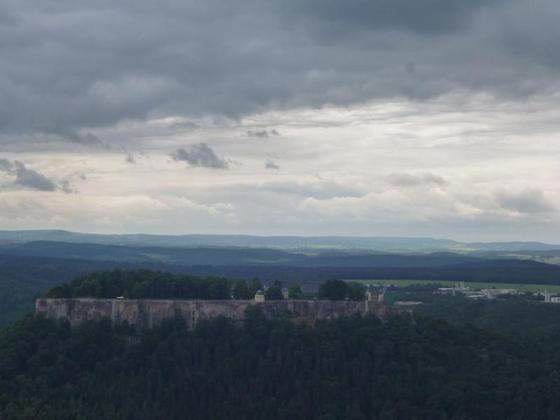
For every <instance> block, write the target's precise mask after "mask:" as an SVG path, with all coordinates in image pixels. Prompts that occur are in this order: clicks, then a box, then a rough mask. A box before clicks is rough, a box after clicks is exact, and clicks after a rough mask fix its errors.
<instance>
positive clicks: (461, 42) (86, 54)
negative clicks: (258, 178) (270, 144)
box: [0, 0, 560, 148]
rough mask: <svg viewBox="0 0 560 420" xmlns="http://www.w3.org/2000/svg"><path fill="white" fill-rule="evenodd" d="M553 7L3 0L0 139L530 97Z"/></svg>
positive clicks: (542, 2)
mask: <svg viewBox="0 0 560 420" xmlns="http://www.w3.org/2000/svg"><path fill="white" fill-rule="evenodd" d="M559 11H560V6H559V5H558V3H557V2H552V1H550V0H515V1H514V0H471V1H464V0H416V1H406V0H395V1H385V0H348V1H343V0H297V1H296V0H288V1H280V0H274V1H266V2H262V1H257V0H238V1H235V2H221V1H220V2H218V1H216V0H209V1H207V2H198V1H194V0H190V1H179V0H165V1H163V2H159V3H158V4H157V5H155V4H154V3H153V2H148V1H146V0H137V1H122V2H110V1H98V2H86V1H84V0H80V1H70V0H61V1H56V2H55V1H46V0H7V1H6V2H4V5H3V9H2V10H0V52H1V54H2V69H1V70H2V71H1V72H0V97H2V101H1V102H0V141H1V139H2V138H3V139H4V141H6V139H10V138H12V137H13V136H18V135H25V137H24V138H25V139H28V138H31V139H32V140H33V142H34V143H36V142H37V140H51V139H53V138H54V139H60V138H63V139H65V140H67V141H71V142H74V143H78V144H82V145H87V146H92V145H100V144H103V139H99V138H98V137H96V136H95V134H93V133H92V131H95V129H96V128H99V127H105V126H111V125H113V124H116V123H118V122H120V121H123V120H127V119H143V118H147V117H148V116H168V115H193V116H198V115H225V116H229V117H238V116H243V115H247V114H250V113H254V112H259V111H265V110H269V109H279V108H290V107H301V106H304V107H306V106H320V105H322V104H325V103H334V104H340V105H345V104H349V103H353V102H357V101H364V100H370V99H372V98H380V97H394V96H408V97H420V98H424V97H426V96H430V95H437V94H440V93H445V92H449V91H451V90H454V89H463V88H466V89H475V90H489V91H493V92H497V93H500V92H501V93H504V94H508V95H511V94H526V93H530V92H534V91H539V90H543V89H544V88H545V87H546V86H547V85H548V83H549V82H550V81H551V80H553V81H556V78H557V74H556V69H557V64H558V63H559V62H560V60H558V56H559V54H558V53H557V51H558V50H559V49H558V48H557V47H558V44H559V43H560V41H558V39H560V38H558V37H547V36H544V35H542V34H543V33H547V31H548V30H549V29H550V30H551V31H552V33H554V34H555V33H556V32H557V29H556V28H557V25H556V24H555V20H554V19H551V18H550V16H557V15H558V13H559ZM529 12H530V13H529ZM525 16H529V17H530V19H525ZM543 25H544V26H545V27H543ZM528 54H531V60H527V56H528ZM254 134H255V136H257V137H261V136H262V137H264V136H265V134H264V132H255V133H254ZM270 134H271V133H270V132H266V135H270ZM272 134H274V133H272ZM20 140H21V138H20ZM21 147H22V148H24V147H25V146H24V145H22V146H21Z"/></svg>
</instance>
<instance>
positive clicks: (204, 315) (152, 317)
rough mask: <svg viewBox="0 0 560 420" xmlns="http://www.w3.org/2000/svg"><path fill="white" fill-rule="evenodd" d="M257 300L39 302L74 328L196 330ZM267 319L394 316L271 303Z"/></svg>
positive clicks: (355, 307)
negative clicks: (179, 323)
mask: <svg viewBox="0 0 560 420" xmlns="http://www.w3.org/2000/svg"><path fill="white" fill-rule="evenodd" d="M255 304H256V303H255V301H254V300H148V299H91V298H72V299H37V301H36V303H35V309H36V312H37V313H40V314H43V315H45V316H46V317H47V318H53V319H67V320H68V321H69V322H70V324H71V325H78V324H80V323H81V322H84V321H87V320H93V319H102V318H110V319H111V320H112V321H113V322H116V323H123V322H127V323H129V324H131V325H135V326H138V327H152V326H154V325H156V324H158V323H159V322H161V321H162V320H164V319H168V318H173V317H175V316H181V317H182V318H183V319H184V320H185V321H186V322H187V324H188V325H189V326H190V327H191V328H192V327H194V326H195V325H196V324H197V323H198V322H199V321H201V320H208V319H212V318H216V317H220V316H223V317H226V318H229V319H231V320H234V321H243V320H244V319H245V310H246V309H247V308H248V307H249V306H253V305H255ZM257 306H258V307H259V308H261V309H262V311H263V313H264V314H265V316H267V317H271V318H272V317H279V316H284V315H289V316H291V317H293V318H295V319H296V320H300V321H302V322H308V323H314V322H315V321H317V320H319V319H334V318H339V317H346V316H352V315H354V314H362V315H366V314H373V315H376V316H377V317H379V318H381V319H385V318H387V316H389V315H390V312H391V311H390V310H389V308H388V307H386V306H385V305H382V304H379V303H377V302H368V301H328V300H270V301H265V302H262V303H258V304H257Z"/></svg>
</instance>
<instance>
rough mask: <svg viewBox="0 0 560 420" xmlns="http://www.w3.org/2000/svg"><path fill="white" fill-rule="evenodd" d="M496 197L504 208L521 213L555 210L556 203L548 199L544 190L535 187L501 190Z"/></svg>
mask: <svg viewBox="0 0 560 420" xmlns="http://www.w3.org/2000/svg"><path fill="white" fill-rule="evenodd" d="M496 199H497V200H498V203H499V204H500V206H502V207H503V208H505V209H508V210H513V211H516V212H519V213H525V214H534V213H546V212H550V211H553V210H554V205H553V204H552V203H551V202H549V201H548V200H547V199H546V197H545V195H544V193H543V191H542V190H539V189H534V188H529V189H526V190H523V191H518V192H508V191H499V192H497V193H496Z"/></svg>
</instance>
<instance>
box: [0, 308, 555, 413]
mask: <svg viewBox="0 0 560 420" xmlns="http://www.w3.org/2000/svg"><path fill="white" fill-rule="evenodd" d="M554 343H556V344H552V343H551V342H546V344H545V343H533V344H525V343H523V342H522V341H514V340H511V339H508V338H505V337H502V336H500V335H496V334H492V333H488V332H484V331H482V330H480V329H477V328H473V327H468V326H452V325H450V324H447V323H445V322H443V321H435V320H429V319H427V318H422V317H419V318H417V319H416V320H415V321H414V322H412V321H410V320H409V319H404V318H394V319H391V320H390V321H389V322H386V323H382V322H380V321H379V320H377V319H376V318H373V317H366V318H360V317H354V318H347V319H339V320H336V321H329V322H321V323H319V324H318V325H317V327H316V328H310V327H307V326H303V325H296V324H294V323H291V322H289V321H286V320H282V319H277V320H272V321H271V320H265V319H264V318H263V317H262V316H261V314H260V313H259V311H258V309H256V310H254V311H253V312H251V313H250V314H249V318H248V321H247V322H246V323H245V325H244V326H235V325H233V324H231V323H230V322H228V321H227V320H225V319H216V320H213V321H211V322H204V323H201V324H199V326H198V327H197V328H196V330H195V331H187V329H186V327H185V325H184V324H183V323H182V321H181V320H179V319H177V320H170V321H169V322H166V323H164V324H162V325H161V326H159V327H157V328H155V329H152V330H149V331H144V332H135V331H134V330H132V329H130V328H127V327H125V326H121V327H116V326H113V325H111V323H110V322H109V321H98V322H89V323H85V324H83V325H81V326H80V327H78V328H74V329H72V328H70V327H69V325H68V324H67V323H64V322H55V321H52V320H46V319H43V318H41V317H33V316H29V317H27V318H25V319H23V320H21V321H20V322H18V323H16V324H14V325H12V326H10V327H7V328H5V329H4V330H2V332H1V333H0V417H2V418H3V419H10V420H11V419H21V418H23V419H33V418H41V419H57V420H62V419H104V418H113V419H150V420H151V419H160V418H161V419H184V418H187V417H188V418H192V419H240V418H243V419H370V418H371V419H497V418H503V419H505V418H507V419H526V418H539V419H553V418H558V417H559V416H560V400H559V399H558V398H557V396H558V393H559V392H560V364H559V362H560V356H559V354H560V353H559V352H558V348H559V346H558V344H557V341H555V342H554Z"/></svg>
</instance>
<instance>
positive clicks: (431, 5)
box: [287, 0, 506, 34]
mask: <svg viewBox="0 0 560 420" xmlns="http://www.w3.org/2000/svg"><path fill="white" fill-rule="evenodd" d="M504 1H506V0H470V1H464V0H415V1H410V0H346V1H340V0H293V1H288V2H287V3H288V4H291V6H292V9H293V11H294V12H300V13H301V14H303V15H304V16H305V18H307V19H309V18H311V19H315V20H316V21H322V22H324V23H325V24H326V25H331V27H332V24H335V25H337V26H338V28H342V29H343V30H344V31H348V30H353V29H356V28H358V29H363V28H365V29H381V28H389V29H405V30H408V31H411V32H418V33H423V34H437V33H441V32H455V31H457V30H458V29H460V28H462V27H464V26H465V25H467V23H468V22H469V20H470V18H471V17H472V15H473V13H475V12H476V11H478V10H480V9H481V8H483V7H488V6H492V5H493V4H499V3H502V2H504Z"/></svg>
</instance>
